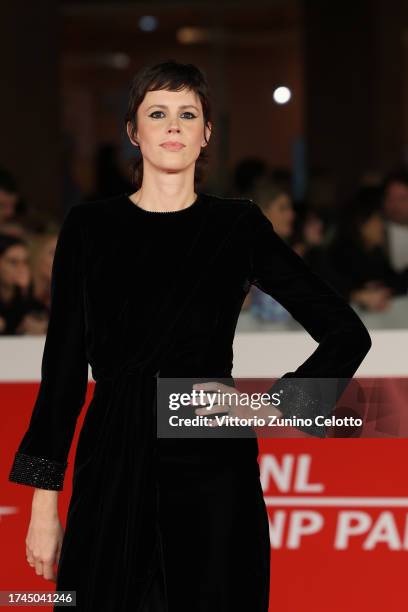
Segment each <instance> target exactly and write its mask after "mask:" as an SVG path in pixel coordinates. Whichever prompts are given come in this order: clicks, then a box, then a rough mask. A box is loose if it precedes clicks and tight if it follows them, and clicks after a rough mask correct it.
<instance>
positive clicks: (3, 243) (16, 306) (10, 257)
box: [0, 234, 30, 335]
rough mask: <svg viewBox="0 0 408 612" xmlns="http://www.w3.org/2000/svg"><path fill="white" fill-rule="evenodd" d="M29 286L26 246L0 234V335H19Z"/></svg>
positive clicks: (13, 238) (25, 311) (26, 304)
mask: <svg viewBox="0 0 408 612" xmlns="http://www.w3.org/2000/svg"><path fill="white" fill-rule="evenodd" d="M29 282H30V269H29V265H28V248H27V244H26V243H25V242H24V241H23V240H21V239H20V238H15V237H14V236H8V235H4V234H0V334H1V335H12V334H17V333H20V331H21V330H20V327H19V326H20V324H21V323H22V321H23V318H24V316H25V315H26V314H27V312H28V301H27V288H28V285H29Z"/></svg>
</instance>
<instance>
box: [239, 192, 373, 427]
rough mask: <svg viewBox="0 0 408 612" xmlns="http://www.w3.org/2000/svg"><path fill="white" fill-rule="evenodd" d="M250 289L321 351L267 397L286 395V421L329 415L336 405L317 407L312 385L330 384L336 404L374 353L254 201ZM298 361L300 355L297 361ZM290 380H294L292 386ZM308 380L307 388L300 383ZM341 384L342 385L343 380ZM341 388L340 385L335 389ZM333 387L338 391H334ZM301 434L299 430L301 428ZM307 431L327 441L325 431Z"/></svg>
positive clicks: (347, 312) (353, 319)
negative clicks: (281, 309) (263, 295)
mask: <svg viewBox="0 0 408 612" xmlns="http://www.w3.org/2000/svg"><path fill="white" fill-rule="evenodd" d="M250 203H251V206H252V207H253V208H252V209H251V216H250V219H251V222H250V223H249V224H248V225H249V227H250V234H251V235H250V244H251V256H252V279H251V281H252V283H253V284H254V285H256V286H257V287H258V288H259V289H261V290H262V291H264V292H266V293H268V294H269V295H271V296H272V297H273V298H275V299H276V300H277V301H278V302H280V303H281V304H282V306H283V307H284V308H286V310H288V311H289V312H290V313H291V315H292V316H293V317H294V318H295V319H296V320H297V321H298V322H299V323H300V324H301V325H302V326H303V327H304V328H305V329H306V331H307V332H308V333H309V334H310V335H311V336H312V338H313V339H314V340H316V342H318V346H317V348H316V349H315V351H314V352H313V353H312V354H311V355H310V356H309V357H308V358H307V359H306V360H305V361H304V362H303V363H301V364H300V365H299V366H298V367H297V369H296V370H295V371H293V372H287V373H286V374H284V375H283V376H282V378H281V379H279V380H278V381H277V382H276V383H275V384H274V385H273V387H272V388H271V389H270V390H269V391H268V393H275V392H277V391H278V390H281V389H283V391H284V394H283V395H282V398H285V399H284V400H283V401H282V403H281V405H280V407H279V409H280V410H281V412H282V413H283V415H284V416H292V415H297V416H304V417H310V418H312V417H313V416H317V415H318V414H329V413H330V412H331V411H332V409H333V408H334V407H335V402H334V405H331V406H330V405H329V404H330V402H329V404H325V403H322V402H320V401H319V398H318V396H317V395H314V391H313V390H314V389H315V388H317V387H315V385H314V384H313V381H312V380H311V379H323V378H330V379H331V381H328V386H327V390H328V391H329V392H331V393H333V392H334V394H335V399H338V397H339V396H340V395H341V394H342V392H343V391H344V388H345V387H346V385H347V382H348V380H347V379H349V378H351V377H352V376H353V375H354V373H355V372H356V370H357V368H358V367H359V365H360V364H361V362H362V361H363V359H364V357H365V355H366V354H367V353H368V351H369V349H370V347H371V338H370V335H369V333H368V331H367V329H366V327H365V326H364V324H363V323H362V321H361V319H360V318H359V317H358V315H357V314H356V313H355V311H354V310H353V309H352V308H351V306H350V305H349V304H348V303H347V301H346V300H345V299H344V298H343V297H342V296H341V295H340V294H339V293H337V292H336V291H335V290H334V289H333V288H332V287H331V286H330V285H329V284H327V283H326V282H325V281H324V280H323V279H322V278H320V277H319V276H318V275H316V274H315V273H314V272H313V271H312V269H311V268H310V267H309V265H308V264H307V263H306V262H305V261H304V260H303V259H302V258H301V257H300V256H299V255H297V253H295V252H294V251H293V250H292V249H291V248H290V247H289V246H288V245H287V244H286V243H285V242H284V241H283V240H282V239H281V238H280V237H279V236H278V234H276V232H275V231H274V229H273V226H272V224H271V222H270V221H269V220H268V219H267V218H266V217H265V215H264V214H263V213H262V212H261V210H260V209H259V208H258V206H257V205H256V204H254V203H253V202H252V201H250ZM293 357H294V361H295V359H296V355H294V356H293ZM291 378H292V379H293V378H294V379H295V380H291ZM301 378H304V379H309V380H305V381H304V383H303V382H302V383H301V382H300V380H298V379H301ZM339 379H340V380H339ZM337 383H338V384H337ZM334 386H335V388H334ZM299 429H301V428H300V427H299ZM304 431H307V432H308V433H311V434H312V435H316V436H319V437H324V436H325V435H326V430H325V428H323V427H321V428H320V427H314V428H307V429H305V430H304Z"/></svg>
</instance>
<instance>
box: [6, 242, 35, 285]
mask: <svg viewBox="0 0 408 612" xmlns="http://www.w3.org/2000/svg"><path fill="white" fill-rule="evenodd" d="M28 273H29V265H28V250H27V248H26V247H25V246H23V245H21V244H16V245H14V246H11V247H9V248H8V249H6V251H5V252H4V253H3V255H2V256H1V257H0V282H1V283H2V284H3V285H5V286H7V287H11V286H12V285H20V284H22V281H23V279H24V278H25V277H26V276H27V274H28Z"/></svg>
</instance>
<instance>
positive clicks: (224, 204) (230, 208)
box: [201, 192, 259, 219]
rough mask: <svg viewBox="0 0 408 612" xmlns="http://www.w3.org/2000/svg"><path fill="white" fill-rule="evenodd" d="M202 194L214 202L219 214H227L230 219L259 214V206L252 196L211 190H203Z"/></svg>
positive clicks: (213, 205)
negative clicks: (216, 192)
mask: <svg viewBox="0 0 408 612" xmlns="http://www.w3.org/2000/svg"><path fill="white" fill-rule="evenodd" d="M201 194H202V196H203V197H204V198H205V199H206V200H207V201H208V202H210V203H211V204H212V208H213V210H214V211H215V212H216V213H217V214H221V215H222V214H225V215H226V216H228V217H229V218H230V219H231V218H234V217H235V218H236V217H242V216H244V217H245V216H246V215H248V214H249V215H251V214H254V213H255V215H256V214H257V212H256V211H257V210H259V207H258V206H257V205H256V204H255V203H254V201H253V200H251V199H250V198H246V197H242V196H222V195H218V194H215V193H210V192H201Z"/></svg>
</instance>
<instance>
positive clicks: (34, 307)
mask: <svg viewBox="0 0 408 612" xmlns="http://www.w3.org/2000/svg"><path fill="white" fill-rule="evenodd" d="M57 238H58V233H56V232H49V233H44V234H39V235H37V236H35V237H34V238H33V240H32V241H31V243H30V267H31V272H32V278H31V283H30V285H29V288H28V296H27V298H28V300H29V310H30V313H29V314H30V317H31V318H35V319H36V322H37V327H36V329H38V332H37V333H45V332H46V331H47V326H48V318H49V313H50V302H51V273H52V264H53V260H54V254H55V247H56V244H57ZM40 330H42V332H41V331H40Z"/></svg>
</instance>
